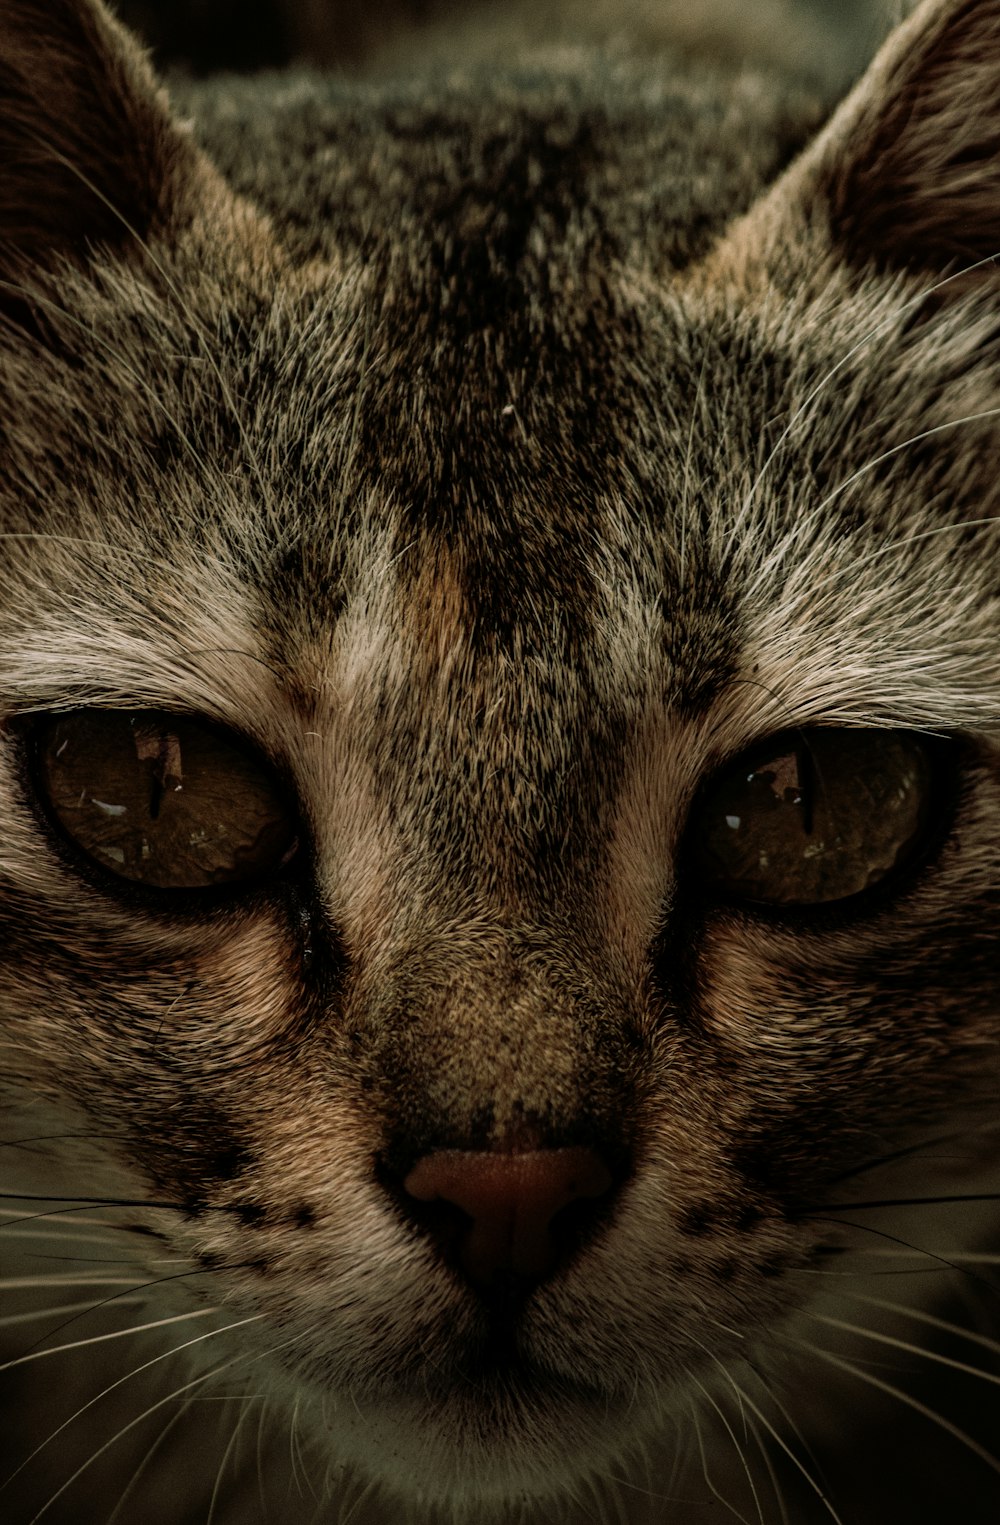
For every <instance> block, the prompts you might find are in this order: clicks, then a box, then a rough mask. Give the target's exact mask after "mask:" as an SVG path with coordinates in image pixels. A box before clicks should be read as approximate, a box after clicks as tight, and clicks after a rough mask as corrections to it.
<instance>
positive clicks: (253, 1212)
mask: <svg viewBox="0 0 1000 1525" xmlns="http://www.w3.org/2000/svg"><path fill="white" fill-rule="evenodd" d="M233 1212H234V1213H235V1214H236V1216H237V1218H239V1220H240V1222H241V1223H242V1224H244V1225H245V1227H247V1228H260V1227H261V1226H262V1225H263V1223H264V1220H265V1218H266V1217H267V1214H266V1212H265V1210H264V1208H263V1207H262V1206H261V1205H260V1203H259V1202H237V1203H235V1204H234V1206H233Z"/></svg>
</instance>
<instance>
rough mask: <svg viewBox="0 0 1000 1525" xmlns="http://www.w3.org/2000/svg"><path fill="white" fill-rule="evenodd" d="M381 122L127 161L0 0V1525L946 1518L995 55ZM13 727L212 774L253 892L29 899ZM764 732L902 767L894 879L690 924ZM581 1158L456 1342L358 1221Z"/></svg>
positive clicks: (937, 18) (293, 99)
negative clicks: (827, 101) (871, 754)
mask: <svg viewBox="0 0 1000 1525" xmlns="http://www.w3.org/2000/svg"><path fill="white" fill-rule="evenodd" d="M435 69H436V72H435V71H434V70H432V71H431V73H430V75H429V76H421V77H417V78H407V77H404V76H403V75H399V76H397V77H394V78H393V79H391V80H390V79H384V80H374V79H369V80H367V81H365V82H364V83H361V84H359V83H355V84H352V83H350V82H349V81H347V80H345V79H340V80H337V79H330V80H324V79H322V78H319V77H317V76H311V75H307V74H305V73H293V74H289V75H288V76H284V77H281V76H276V77H274V78H272V79H270V80H266V81H261V80H258V79H253V80H249V81H245V80H244V81H241V80H237V79H235V78H234V79H230V80H219V81H215V82H212V83H210V84H206V85H202V86H188V87H183V88H182V87H178V88H177V90H176V92H175V98H174V102H173V104H172V105H171V104H168V102H167V99H166V97H165V96H164V95H163V94H162V93H161V92H160V91H159V89H158V87H157V86H156V84H155V83H154V81H153V78H152V76H151V73H150V71H149V69H148V67H147V65H146V63H145V61H144V59H143V57H142V56H141V54H140V52H139V50H138V49H137V47H136V45H135V44H134V43H133V42H132V41H131V40H130V39H129V38H128V37H127V36H126V34H125V33H124V32H123V31H122V30H121V29H120V28H119V27H118V25H117V23H115V22H114V21H112V19H111V18H110V17H109V15H108V13H107V12H106V11H105V10H103V9H102V8H101V7H100V5H99V4H98V3H97V0H93V3H90V0H0V101H2V108H3V122H2V124H0V229H2V235H0V276H2V280H3V285H2V288H0V307H2V310H3V323H2V329H0V434H2V444H0V517H2V524H0V529H2V535H3V544H2V560H0V707H2V715H3V730H2V733H0V820H2V831H0V930H2V951H0V957H2V989H3V995H2V998H0V1035H2V1036H0V1043H2V1049H0V1053H2V1065H3V1071H4V1074H5V1076H6V1077H7V1081H8V1084H7V1087H6V1091H5V1103H4V1104H5V1111H4V1120H3V1130H4V1139H5V1140H6V1146H5V1147H4V1149H3V1153H2V1159H3V1164H4V1191H5V1192H6V1193H8V1194H9V1195H7V1196H6V1197H5V1199H4V1202H3V1212H4V1219H3V1221H4V1223H5V1225H6V1226H5V1228H4V1229H3V1231H2V1233H0V1253H2V1256H3V1267H4V1271H3V1274H4V1278H5V1280H4V1283H3V1285H4V1287H5V1291H4V1309H5V1314H6V1315H8V1317H7V1318H6V1320H5V1322H4V1323H3V1324H2V1326H0V1327H3V1328H4V1342H5V1348H6V1349H7V1350H8V1351H9V1359H14V1358H16V1357H18V1356H20V1357H22V1358H24V1359H21V1360H20V1361H19V1362H18V1364H14V1365H9V1366H8V1367H7V1368H6V1369H5V1370H4V1371H3V1374H2V1379H3V1382H4V1384H5V1387H4V1394H5V1398H6V1402H7V1410H6V1416H7V1417H6V1418H5V1421H4V1422H5V1425H6V1428H5V1431H4V1437H5V1439H4V1451H5V1455H4V1466H3V1470H2V1477H0V1481H4V1482H6V1488H5V1491H4V1492H0V1512H2V1513H3V1516H4V1518H5V1519H7V1520H10V1521H14V1522H16V1525H25V1522H27V1521H29V1520H33V1519H35V1518H41V1519H43V1520H44V1521H46V1522H50V1525H56V1522H74V1525H80V1522H83V1525H104V1522H106V1521H114V1522H115V1525H128V1522H139V1521H141V1522H143V1525H182V1522H185V1525H186V1522H196V1521H197V1522H202V1521H208V1520H211V1521H213V1522H215V1525H221V1522H230V1525H235V1522H241V1525H243V1522H246V1525H256V1522H258V1521H261V1522H262V1521H265V1520H268V1521H296V1522H297V1521H300V1520H301V1521H316V1522H321V1521H322V1522H327V1521H337V1520H340V1519H347V1518H348V1517H350V1518H351V1519H355V1520H357V1521H359V1522H361V1521H364V1522H369V1525H375V1522H383V1525H384V1522H388V1521H399V1520H401V1519H404V1518H405V1519H407V1520H409V1519H413V1520H425V1519H434V1520H445V1519H452V1518H457V1519H459V1520H463V1521H473V1520H476V1521H478V1520H481V1519H487V1518H497V1519H501V1520H505V1521H512V1522H513V1521H524V1522H527V1525H543V1522H544V1525H548V1522H550V1521H553V1522H554V1521H559V1520H571V1521H574V1522H576V1521H584V1520H595V1519H599V1520H605V1519H606V1520H609V1521H612V1520H613V1521H627V1522H629V1525H642V1522H652V1521H657V1522H661V1521H662V1522H665V1525H671V1522H677V1525H703V1522H708V1521H712V1520H715V1519H717V1518H734V1517H735V1518H741V1519H746V1520H749V1521H759V1522H767V1525H771V1522H775V1525H777V1522H780V1521H782V1520H790V1521H792V1522H793V1525H812V1522H814V1521H830V1520H836V1519H839V1520H841V1521H843V1522H844V1525H850V1522H854V1525H876V1522H879V1525H886V1522H897V1521H899V1522H902V1521H903V1520H906V1521H908V1522H924V1525H932V1522H933V1525H938V1522H940V1521H941V1520H944V1519H946V1518H956V1517H957V1516H956V1514H955V1509H956V1508H957V1507H958V1506H957V1505H956V1500H959V1499H960V1500H961V1501H962V1503H961V1507H960V1512H961V1518H962V1521H963V1522H964V1525H985V1522H986V1521H992V1520H995V1519H996V1518H997V1517H998V1514H1000V1478H998V1477H997V1475H996V1474H997V1467H998V1465H1000V1463H998V1461H997V1453H998V1451H1000V1447H998V1445H997V1440H996V1437H997V1434H998V1433H1000V1404H998V1403H997V1402H996V1401H995V1398H994V1393H995V1385H996V1383H997V1380H998V1375H997V1373H998V1361H997V1352H998V1350H1000V1346H998V1345H997V1344H996V1332H997V1330H998V1329H1000V1317H998V1305H997V1287H996V1283H995V1281H994V1280H993V1279H992V1270H991V1268H992V1267H993V1266H994V1265H996V1264H997V1263H998V1261H997V1259H996V1255H995V1252H996V1251H997V1250H1000V1235H998V1234H997V1232H996V1231H997V1227H998V1220H1000V1213H998V1211H997V1208H996V1205H995V1203H996V1195H995V1194H996V1193H997V1191H998V1188H1000V1182H998V1180H997V1170H996V1168H995V1166H994V1165H993V1161H994V1159H995V1155H996V1143H997V1125H998V1123H1000V1116H998V1105H1000V1104H998V1082H1000V1054H998V1048H997V1044H998V1038H1000V1010H998V996H997V976H998V972H1000V971H998V959H997V935H998V929H1000V754H998V743H1000V660H998V644H1000V643H998V629H1000V601H998V593H1000V587H998V567H1000V554H998V553H1000V525H998V523H997V501H998V498H1000V483H998V473H997V448H998V444H1000V414H998V408H1000V347H998V346H1000V284H998V275H997V272H996V269H995V267H994V266H993V264H992V263H991V260H990V257H991V256H992V255H994V254H996V253H997V252H998V251H1000V4H998V3H995V0H978V3H969V0H928V3H926V4H924V5H922V6H921V7H920V8H919V9H918V10H917V12H916V13H915V15H914V16H913V17H911V19H910V20H909V21H907V22H906V23H904V24H903V26H902V28H901V29H900V30H898V31H897V32H896V33H894V34H893V36H892V37H891V38H890V40H889V42H888V43H887V44H886V47H885V49H884V50H883V51H882V53H881V54H880V55H879V57H878V58H877V60H876V62H875V63H874V65H873V66H872V69H871V71H870V72H869V73H868V74H867V75H866V76H865V77H864V78H863V79H862V81H861V83H860V85H859V86H858V87H857V89H856V90H855V91H854V92H853V93H852V94H850V95H849V96H848V98H847V99H846V100H845V102H844V103H843V104H842V105H841V106H840V107H839V108H838V109H837V111H836V112H835V113H834V114H833V116H832V118H831V119H830V120H829V121H828V122H827V124H826V125H825V126H821V123H822V121H823V117H824V114H825V110H826V107H825V105H824V102H823V99H822V92H821V91H820V92H818V93H817V91H816V90H814V89H813V88H811V87H810V85H809V83H808V80H806V81H805V82H803V81H801V80H796V79H795V78H792V77H790V76H789V75H788V74H787V73H782V72H780V71H778V70H777V69H776V68H768V67H767V66H765V65H761V66H760V67H747V66H744V65H734V64H733V63H731V62H726V61H724V60H723V61H716V62H713V61H712V60H711V59H708V58H700V57H699V56H698V53H697V49H696V48H695V47H694V45H693V44H692V43H691V39H690V38H688V39H686V40H685V41H684V44H683V47H682V48H681V49H680V50H679V51H677V50H675V51H673V52H672V51H671V49H670V47H669V46H668V45H664V46H662V47H660V48H658V49H657V50H655V51H654V50H651V49H649V48H647V47H645V46H643V47H642V48H635V49H630V48H629V47H628V46H627V44H626V43H625V42H619V44H618V45H617V46H616V48H615V49H613V50H611V51H609V52H605V53H603V54H598V53H596V52H593V51H590V50H587V49H585V48H582V47H580V48H572V47H568V46H566V45H561V46H560V47H559V48H557V49H555V50H552V51H549V52H548V53H542V54H539V55H538V57H537V58H528V57H524V58H516V57H513V58H510V59H509V67H507V68H506V69H501V68H499V67H495V66H494V65H493V64H492V63H490V64H488V65H485V64H484V65H483V66H482V67H481V68H477V67H472V66H470V68H469V69H468V70H466V71H465V72H463V70H462V69H460V68H458V67H456V66H453V67H450V68H448V69H445V68H444V67H442V68H440V69H437V68H436V66H435ZM806 72H808V71H806ZM192 123H193V125H191V124H192ZM817 133H818V135H816V134H817ZM80 706H98V707H111V708H115V707H119V708H120V707H126V708H130V709H141V708H161V709H164V708H165V709H168V710H180V711H181V712H183V713H187V714H191V715H194V716H201V717H208V718H210V719H211V720H213V721H215V722H218V723H219V724H221V725H223V726H225V727H227V728H228V729H229V730H230V731H231V732H233V733H235V734H237V735H240V736H242V737H245V738H246V739H247V740H248V741H249V742H251V743H252V744H254V745H255V746H256V747H257V748H258V749H259V750H260V752H261V753H262V754H263V755H264V756H266V757H268V758H269V759H271V760H272V762H273V766H274V768H275V769H276V770H277V772H278V773H279V774H280V776H281V777H282V778H284V779H285V780H286V781H287V783H288V786H289V788H290V789H291V790H293V791H294V794H295V797H296V799H297V801H298V808H299V810H300V812H301V818H302V821H303V843H304V845H303V848H302V850H301V851H300V854H299V857H298V859H297V860H296V865H295V868H294V871H293V872H290V873H288V874H282V875H279V876H278V877H277V878H276V879H275V881H274V882H273V883H267V884H264V885H262V886H258V887H256V888H255V889H254V890H253V891H252V893H247V894H245V895H233V896H230V897H229V898H227V899H224V900H221V901H213V902H211V904H210V905H209V906H208V907H207V908H206V906H205V904H204V903H201V902H197V901H195V900H192V899H190V898H189V899H185V898H184V897H183V896H181V897H179V898H174V899H170V898H169V897H168V898H166V899H164V898H162V897H161V899H159V900H156V901H153V900H151V899H150V898H149V897H148V896H146V897H144V896H142V895H135V894H130V893H129V891H128V887H127V886H125V887H123V888H122V889H121V891H120V892H115V891H113V890H109V889H108V887H107V886H106V885H105V884H103V883H98V882H97V881H96V880H94V879H93V878H92V877H91V876H89V875H88V873H87V871H86V870H85V869H84V868H81V866H80V864H79V862H78V861H77V860H76V859H75V858H74V856H73V854H72V852H71V851H70V850H69V849H68V848H67V847H66V845H65V844H64V843H62V842H60V841H59V840H58V839H57V838H56V836H55V835H54V834H53V832H52V831H51V829H49V828H47V827H46V826H45V824H44V821H43V819H42V818H41V816H40V815H39V811H38V808H37V806H36V804H35V802H34V799H33V795H32V788H33V785H32V781H31V774H30V769H28V768H27V767H26V764H25V745H24V737H25V731H26V727H28V726H30V717H31V716H32V715H33V714H36V713H37V712H52V711H58V710H63V709H75V708H78V707H80ZM804 725H809V726H815V725H827V726H858V725H861V726H866V727H902V728H907V729H911V730H926V731H929V732H932V733H935V734H940V735H943V736H945V737H948V738H951V739H952V740H951V744H950V747H951V750H950V755H951V756H952V757H953V758H954V760H955V789H954V798H953V799H951V800H950V803H949V804H948V807H947V820H946V823H945V824H946V829H945V828H942V832H943V839H942V840H941V841H939V842H938V843H937V845H936V846H935V848H934V851H933V852H931V853H929V854H928V855H926V856H925V857H924V858H923V859H922V860H921V861H920V863H919V865H918V866H917V867H916V868H915V869H914V870H913V872H911V873H909V874H907V875H904V876H903V877H902V878H901V879H900V881H899V882H898V883H895V884H894V885H893V888H892V893H889V894H886V895H884V896H881V897H878V898H877V899H876V900H875V901H865V903H864V910H863V911H862V912H857V911H854V912H851V913H849V914H848V913H843V914H833V913H830V914H826V915H813V916H800V917H798V918H796V917H794V916H785V917H782V916H780V915H776V914H773V913H768V914H764V913H753V912H751V911H748V910H746V909H739V908H738V907H731V906H730V907H726V906H724V905H719V904H716V903H713V902H712V901H711V900H708V901H706V899H705V897H704V896H703V895H700V894H698V893H695V892H694V890H693V889H692V887H691V885H690V883H689V882H688V881H687V880H686V877H685V872H684V861H685V860H684V854H683V844H684V842H685V823H686V821H687V820H688V817H689V814H690V812H691V811H692V809H693V808H695V802H696V801H697V799H698V797H699V788H700V786H701V783H702V781H703V780H704V779H705V778H706V777H707V776H708V775H709V774H710V773H711V772H712V771H713V770H714V769H716V768H717V767H719V766H720V765H721V764H723V763H725V761H726V760H728V759H731V758H733V757H735V756H737V755H738V754H739V753H740V752H741V751H742V750H744V749H745V748H747V747H749V746H751V745H752V744H753V743H755V742H756V741H758V740H760V739H761V738H763V737H767V736H769V735H771V734H774V733H777V732H781V731H784V730H787V729H791V728H795V727H800V726H804ZM942 808H943V807H942ZM580 1144H585V1145H587V1146H590V1147H595V1148H599V1149H600V1150H601V1151H602V1153H603V1154H604V1155H605V1156H606V1157H607V1158H608V1159H609V1160H611V1161H612V1162H613V1163H614V1168H615V1171H616V1177H617V1182H618V1184H617V1187H616V1190H615V1192H614V1194H613V1196H612V1197H611V1198H610V1199H609V1201H608V1202H607V1203H606V1204H605V1205H604V1207H603V1210H602V1212H601V1213H600V1215H599V1217H598V1219H597V1220H596V1221H595V1223H594V1224H593V1225H592V1226H591V1230H590V1232H589V1234H588V1235H587V1236H586V1237H585V1238H584V1239H583V1240H582V1242H581V1244H580V1246H579V1248H578V1250H577V1253H576V1254H574V1255H573V1256H572V1257H571V1258H569V1259H568V1260H566V1261H565V1262H564V1263H563V1264H562V1265H561V1266H560V1267H559V1269H558V1270H557V1272H556V1273H555V1274H553V1275H552V1276H551V1277H550V1278H549V1279H548V1280H546V1281H544V1282H543V1283H542V1284H541V1285H540V1286H538V1287H537V1288H536V1290H535V1291H534V1292H533V1293H532V1295H531V1296H530V1298H528V1299H527V1301H526V1302H525V1303H524V1304H523V1306H522V1307H521V1308H520V1310H519V1312H518V1313H517V1316H516V1318H515V1319H513V1320H508V1321H507V1322H506V1323H504V1324H503V1326H502V1327H501V1326H499V1325H498V1324H496V1323H495V1321H494V1315H493V1313H492V1312H491V1311H490V1309H489V1307H488V1306H485V1305H484V1304H483V1303H482V1302H481V1301H480V1300H479V1299H478V1298H477V1296H476V1295H475V1294H474V1293H473V1292H472V1291H470V1289H469V1288H468V1287H467V1286H466V1285H465V1283H464V1282H463V1281H462V1280H461V1279H460V1278H459V1277H458V1276H456V1274H455V1273H454V1270H453V1269H452V1267H451V1265H450V1264H449V1263H448V1262H447V1260H446V1259H445V1258H444V1257H443V1255H442V1254H441V1253H440V1252H439V1251H438V1249H437V1248H436V1245H435V1241H434V1239H433V1238H432V1237H429V1236H428V1234H427V1233H426V1232H425V1230H424V1228H423V1227H422V1226H421V1224H420V1223H419V1222H416V1221H413V1220H412V1219H411V1217H410V1216H408V1215H407V1213H406V1212H405V1211H404V1210H403V1207H402V1206H401V1204H400V1200H399V1192H398V1190H396V1189H394V1187H393V1184H392V1183H393V1182H394V1181H395V1182H398V1181H399V1180H400V1179H402V1177H403V1175H404V1174H405V1172H406V1171H407V1170H408V1169H409V1167H410V1165H412V1163H413V1162H414V1161H415V1160H416V1159H417V1158H419V1157H420V1156H421V1155H423V1154H425V1153H426V1152H427V1151H428V1150H433V1149H440V1148H446V1147H450V1148H458V1149H465V1150H470V1149H497V1150H504V1149H507V1150H510V1149H518V1148H545V1147H551V1146H576V1145H580ZM17 1194H20V1195H17ZM970 1199H975V1200H970ZM991 1199H992V1200H991ZM879 1202H915V1204H916V1205H913V1206H905V1205H904V1206H887V1207H881V1208H880V1207H873V1206H870V1205H868V1204H872V1203H879ZM934 1320H937V1321H938V1322H936V1323H935V1322H933V1321H934ZM163 1321H169V1322H163ZM154 1323H156V1324H157V1325H158V1327H156V1328H152V1329H145V1330H143V1329H142V1328H141V1327H140V1326H146V1325H150V1324H154ZM848 1325H849V1326H851V1327H852V1329H853V1330H854V1331H855V1332H854V1333H852V1332H851V1330H850V1329H848V1328H847V1327H846V1326H848ZM133 1329H135V1330H138V1331H139V1332H136V1333H132V1334H130V1333H127V1331H130V1330H133ZM991 1329H992V1330H993V1334H992V1335H991ZM104 1336H107V1338H103V1337H104ZM70 1346H72V1347H73V1348H62V1347H70ZM172 1352H176V1354H173V1353H172ZM949 1362H950V1363H952V1364H947V1363H949ZM963 1367H964V1369H961V1368H963ZM213 1373H214V1374H215V1375H212V1374H213ZM98 1395H100V1396H98ZM991 1405H992V1406H991ZM724 1501H725V1502H724ZM727 1504H728V1506H729V1507H728V1508H727ZM352 1509H353V1510H356V1513H353V1514H352V1513H351V1510H352ZM733 1510H735V1511H736V1514H735V1516H734V1514H733V1513H732V1511H733ZM39 1512H40V1513H39Z"/></svg>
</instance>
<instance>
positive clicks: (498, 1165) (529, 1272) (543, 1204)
mask: <svg viewBox="0 0 1000 1525" xmlns="http://www.w3.org/2000/svg"><path fill="white" fill-rule="evenodd" d="M613 1184H614V1178H613V1176H612V1174H611V1171H610V1170H609V1169H608V1167H607V1165H606V1164H605V1162H604V1160H603V1159H602V1158H601V1156H600V1155H599V1154H598V1153H597V1152H596V1151H595V1150H593V1149H588V1148H585V1147H582V1146H579V1147H574V1148H569V1149H530V1150H523V1151H519V1152H514V1153H499V1152H492V1151H489V1150H478V1149H441V1150H438V1151H436V1152H435V1153H433V1154H427V1155H424V1157H423V1158H422V1159H420V1160H418V1161H417V1163H416V1165H415V1166H414V1167H413V1169H412V1170H411V1171H410V1173H409V1175H407V1177H406V1178H405V1180H404V1182H403V1190H404V1191H405V1192H406V1193H407V1195H408V1196H410V1197H411V1198H413V1199H414V1201H416V1202H421V1203H435V1202H440V1203H445V1204H448V1205H450V1206H451V1207H452V1208H457V1209H458V1210H459V1213H460V1214H461V1215H462V1217H461V1220H460V1226H459V1227H458V1229H457V1240H458V1254H459V1259H460V1262H461V1265H462V1268H463V1270H464V1271H465V1273H466V1275H467V1276H468V1278H469V1280H470V1281H471V1282H472V1283H473V1284H474V1285H475V1286H477V1287H478V1288H480V1289H481V1290H489V1289H491V1288H493V1287H495V1286H497V1285H498V1283H502V1282H504V1281H507V1282H509V1281H510V1280H512V1279H513V1280H516V1281H519V1282H523V1281H532V1282H537V1281H539V1280H541V1279H542V1278H543V1277H544V1276H547V1275H548V1274H549V1273H550V1272H551V1271H552V1270H553V1269H554V1267H555V1265H556V1264H557V1263H558V1261H559V1259H560V1258H561V1256H562V1255H563V1254H564V1253H565V1250H566V1248H567V1245H568V1244H569V1243H570V1242H571V1236H570V1235H569V1234H568V1232H565V1231H564V1230H568V1228H569V1227H570V1226H571V1224H572V1218H571V1215H570V1214H567V1213H566V1211H565V1210H566V1209H567V1208H570V1207H573V1206H574V1205H577V1206H581V1205H584V1204H588V1203H590V1202H594V1203H595V1204H596V1203H597V1202H599V1201H600V1199H602V1198H604V1197H606V1196H607V1194H608V1192H609V1191H610V1190H611V1187H612V1186H613ZM574 1216H575V1217H577V1218H578V1217H579V1216H580V1215H579V1214H576V1215H574ZM450 1227H451V1230H452V1237H455V1231H456V1225H455V1222H454V1214H453V1215H452V1223H451V1225H450ZM441 1237H444V1236H443V1235H442V1236H441Z"/></svg>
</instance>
